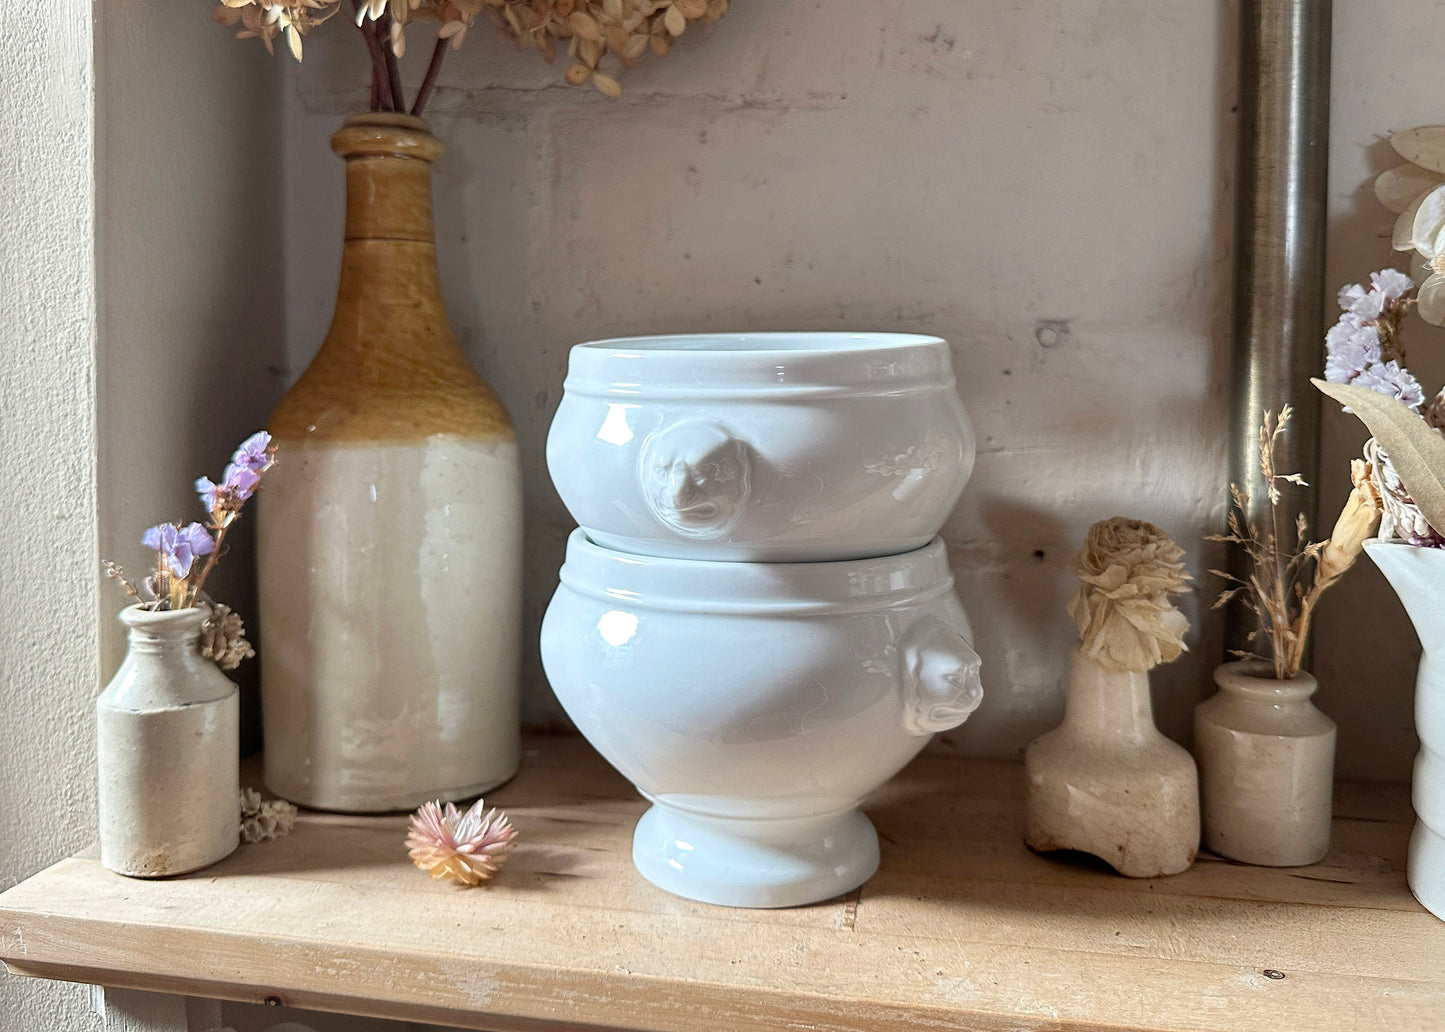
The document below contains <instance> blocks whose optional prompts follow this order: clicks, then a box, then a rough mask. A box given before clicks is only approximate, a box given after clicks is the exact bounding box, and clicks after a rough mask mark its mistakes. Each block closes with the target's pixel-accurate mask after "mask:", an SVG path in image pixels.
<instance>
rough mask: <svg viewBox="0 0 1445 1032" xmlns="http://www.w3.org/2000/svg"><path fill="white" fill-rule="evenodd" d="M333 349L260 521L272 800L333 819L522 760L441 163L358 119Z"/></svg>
mask: <svg viewBox="0 0 1445 1032" xmlns="http://www.w3.org/2000/svg"><path fill="white" fill-rule="evenodd" d="M331 146H332V149H333V150H335V151H336V153H337V154H338V155H340V156H341V157H342V158H343V159H345V162H346V238H345V241H344V243H343V245H342V256H341V280H340V283H339V285H338V287H337V296H336V309H335V314H334V315H333V317H332V321H331V328H330V330H329V332H328V333H327V335H326V339H325V341H324V342H323V343H322V345H321V349H320V351H319V352H317V354H316V357H315V359H314V360H313V361H312V363H311V365H310V366H309V367H308V368H307V369H306V371H305V373H303V374H302V376H301V378H300V380H298V381H297V382H296V385H295V386H294V387H292V388H291V390H290V391H289V392H288V393H287V394H286V396H285V397H284V398H283V399H282V400H281V403H280V404H279V405H278V406H277V408H276V412H275V414H274V415H273V416H272V417H271V422H270V424H269V427H268V428H269V429H270V431H271V434H272V436H273V438H274V439H275V442H276V449H277V456H278V462H277V464H276V468H275V469H274V470H273V471H271V472H270V473H268V474H267V477H266V487H265V489H264V490H263V491H262V492H261V496H260V508H259V514H258V521H257V537H258V542H257V552H258V556H259V567H260V585H259V586H260V617H261V630H262V637H263V640H264V642H265V648H264V649H263V650H262V652H261V694H262V715H263V720H264V735H265V763H266V773H265V778H266V785H267V787H268V788H270V789H271V791H273V792H275V793H276V794H277V795H279V796H282V797H284V798H286V799H289V800H291V801H292V802H296V803H301V804H303V805H306V806H311V807H316V808H318V809H323V810H340V811H347V812H377V811H386V810H402V809H411V808H413V807H416V806H418V805H420V804H421V803H423V802H426V801H428V800H433V799H446V800H452V799H464V798H467V797H469V796H474V795H477V794H478V793H480V792H483V791H486V790H487V789H490V788H492V787H493V786H495V785H498V784H500V783H501V782H503V781H505V780H507V779H508V778H510V777H511V776H512V774H514V773H515V772H516V770H517V765H518V763H519V762H520V759H521V743H520V705H521V704H520V680H519V678H520V673H519V664H520V657H521V635H522V627H521V620H522V616H521V605H522V598H521V594H522V478H521V468H520V465H519V460H518V454H517V440H516V435H515V433H514V432H513V430H512V424H511V420H510V419H509V418H508V416H507V412H506V410H505V409H504V408H503V407H502V404H501V402H500V401H499V400H498V398H497V396H496V394H494V393H493V391H492V390H491V388H490V387H488V386H487V384H486V383H485V382H484V381H483V380H482V378H481V377H480V376H478V375H477V373H476V372H475V371H474V370H473V369H472V367H471V365H470V364H469V363H468V361H467V357H466V355H465V353H463V351H462V349H461V347H460V346H459V345H458V343H457V340H456V338H455V336H454V335H453V334H452V331H451V327H450V326H449V325H448V322H447V314H446V309H445V307H444V306H443V304H442V296H441V286H440V279H439V275H438V271H437V259H436V243H435V240H434V236H433V228H432V207H431V166H432V162H433V161H435V160H436V159H437V158H438V157H439V156H440V154H441V145H440V144H438V143H437V141H436V139H435V138H434V137H433V136H432V135H431V133H430V131H429V130H428V128H427V124H426V123H425V122H424V121H422V120H421V119H419V118H411V117H408V116H407V115H400V114H386V113H372V114H369V115H357V116H353V117H351V118H348V119H347V120H346V122H345V124H344V125H343V126H342V127H341V129H340V130H338V131H337V132H336V134H335V135H334V136H333V137H332V139H331Z"/></svg>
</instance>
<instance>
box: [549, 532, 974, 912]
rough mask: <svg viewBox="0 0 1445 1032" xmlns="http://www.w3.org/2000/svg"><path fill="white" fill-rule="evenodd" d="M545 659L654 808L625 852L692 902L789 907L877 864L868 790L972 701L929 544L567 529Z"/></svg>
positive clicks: (583, 722)
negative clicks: (767, 549)
mask: <svg viewBox="0 0 1445 1032" xmlns="http://www.w3.org/2000/svg"><path fill="white" fill-rule="evenodd" d="M561 580H562V583H561V586H560V587H559V588H558V589H557V593H556V595H555V596H554V597H553V599H552V603H551V606H550V607H549V608H548V610H547V615H546V617H545V619H544V620H543V623H542V662H543V665H544V666H545V668H546V671H547V676H548V679H549V680H550V681H551V684H552V688H553V689H554V691H555V692H556V693H557V697H558V699H560V700H561V702H562V705H563V706H564V707H565V708H566V710H567V713H568V715H569V716H570V717H571V718H572V720H573V722H574V723H575V724H576V725H577V728H578V729H579V730H580V731H581V732H582V733H583V734H584V735H586V736H587V738H588V740H589V741H590V742H591V743H592V744H593V746H595V747H596V748H597V750H598V751H599V752H600V753H601V754H602V755H603V756H604V757H605V758H606V759H607V760H608V761H609V762H610V763H611V764H612V765H613V766H614V767H616V768H617V769H618V770H619V771H621V772H622V773H623V774H624V775H625V776H626V777H627V778H628V779H629V780H631V781H632V783H633V784H635V785H636V786H637V787H638V789H639V790H640V791H641V792H642V794H643V795H645V796H646V797H647V798H648V799H649V800H651V801H652V803H653V806H652V809H650V810H649V811H648V812H647V813H646V814H645V815H644V816H643V818H642V819H641V821H640V822H639V823H638V826H637V830H636V833H635V835H634V839H633V861H634V862H635V864H636V865H637V868H638V870H639V871H641V872H642V874H643V875H644V876H645V877H647V878H648V879H649V880H651V881H652V882H654V883H656V884H657V885H659V886H661V887H662V888H664V889H666V890H668V891H669V892H672V893H675V894H677V895H679V896H684V897H687V898H689V899H696V900H702V901H704V902H708V903H720V904H725V905H729V906H739V907H783V906H795V905H799V904H803V903H810V902H815V901H817V900H821V899H828V898H831V897H833V896H837V895H839V894H840V893H844V892H847V891H849V890H851V889H854V888H856V887H857V886H858V885H861V884H862V883H863V882H864V881H866V880H867V879H868V878H869V876H870V875H872V873H873V872H874V870H875V869H876V868H877V865H878V840H877V835H876V834H875V832H874V830H873V827H872V825H871V824H870V823H869V821H868V819H867V818H866V817H865V816H864V815H863V814H862V813H860V812H859V810H858V804H859V802H860V801H861V800H862V798H863V797H864V796H865V795H866V794H867V793H869V792H871V791H872V790H873V789H875V788H877V787H878V786H879V785H881V784H882V783H883V782H884V781H885V780H887V779H888V778H889V777H891V776H892V775H893V774H894V773H896V772H897V771H898V770H899V769H901V768H902V767H903V765H904V764H906V763H907V762H908V761H909V760H910V759H912V758H913V756H914V755H915V754H917V752H918V751H919V750H920V749H922V748H923V746H924V744H925V743H926V742H927V741H928V739H929V737H930V736H931V735H932V734H933V733H934V732H936V731H943V730H946V729H948V728H951V727H955V726H957V725H958V724H961V723H962V722H963V721H964V720H965V719H966V718H967V717H968V715H969V714H970V713H971V712H972V711H973V710H974V709H975V707H977V706H978V704H979V701H980V700H981V698H982V687H981V685H980V683H979V674H978V671H979V659H978V655H977V654H976V653H975V652H974V649H973V646H972V644H971V638H972V632H971V630H970V628H969V623H968V618H967V617H966V616H965V615H964V612H963V607H962V606H961V605H960V604H959V601H958V598H957V596H956V595H955V594H954V591H953V577H952V575H951V573H950V571H949V568H948V561H947V557H946V556H945V554H944V548H943V544H942V542H940V541H936V540H935V541H934V542H932V543H931V544H929V545H927V546H925V547H923V548H921V549H917V550H915V551H913V552H909V553H906V554H903V555H897V556H887V557H884V558H879V559H867V560H856V561H846V562H831V563H776V564H761V563H727V562H702V561H697V560H685V559H671V558H658V557H651V556H638V555H630V554H627V553H622V552H617V551H614V550H612V549H608V548H604V547H602V546H600V545H597V544H595V543H593V542H591V541H589V540H588V538H587V537H586V536H585V535H584V533H583V532H582V531H581V530H578V531H575V532H574V533H573V534H572V537H571V538H570V540H569V541H568V545H567V560H566V563H565V564H564V565H563V567H562V573H561Z"/></svg>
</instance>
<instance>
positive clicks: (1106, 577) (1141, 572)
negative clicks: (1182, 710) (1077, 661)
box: [1068, 516, 1191, 671]
mask: <svg viewBox="0 0 1445 1032" xmlns="http://www.w3.org/2000/svg"><path fill="white" fill-rule="evenodd" d="M1183 560H1184V549H1182V548H1180V547H1179V546H1178V545H1176V544H1175V543H1174V542H1173V541H1171V540H1170V539H1169V535H1167V534H1165V533H1164V532H1163V531H1162V530H1160V529H1159V528H1158V527H1156V526H1154V524H1152V523H1146V522H1144V521H1143V520H1134V519H1128V518H1126V517H1123V516H1115V517H1113V518H1111V519H1107V520H1101V521H1099V522H1098V523H1095V524H1094V525H1093V526H1092V527H1090V528H1089V536H1088V538H1087V540H1085V542H1084V546H1083V548H1081V549H1080V550H1079V553H1078V554H1077V555H1075V556H1074V558H1073V559H1072V560H1071V561H1070V563H1069V571H1070V572H1071V573H1073V574H1074V576H1076V577H1078V578H1079V584H1078V586H1077V587H1076V588H1075V589H1074V593H1073V594H1072V595H1071V596H1070V597H1069V603H1068V609H1069V615H1070V616H1071V617H1073V618H1074V622H1075V623H1076V624H1077V625H1078V628H1079V641H1080V643H1081V644H1080V649H1081V650H1082V652H1083V654H1084V655H1086V656H1088V657H1089V658H1090V659H1092V660H1093V661H1094V662H1096V663H1098V664H1099V665H1100V666H1101V667H1103V668H1104V669H1106V670H1115V671H1123V670H1135V671H1144V670H1149V669H1152V668H1153V667H1155V666H1157V665H1158V664H1160V663H1167V662H1168V661H1169V660H1171V659H1174V658H1176V657H1177V656H1178V655H1179V654H1180V653H1181V652H1184V651H1185V644H1184V634H1185V632H1186V631H1188V630H1189V621H1188V620H1187V619H1186V618H1185V616H1184V614H1183V613H1181V612H1180V611H1179V609H1178V608H1176V607H1175V605H1174V603H1173V602H1172V601H1170V596H1172V595H1180V594H1183V593H1185V592H1187V591H1188V590H1189V586H1188V585H1189V581H1190V579H1191V578H1190V576H1189V573H1188V572H1187V571H1186V570H1185V569H1184V561H1183Z"/></svg>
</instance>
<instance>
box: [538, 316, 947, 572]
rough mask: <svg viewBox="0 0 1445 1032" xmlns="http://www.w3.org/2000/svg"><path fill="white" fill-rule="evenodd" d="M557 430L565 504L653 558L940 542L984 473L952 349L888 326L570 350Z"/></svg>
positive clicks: (840, 551)
mask: <svg viewBox="0 0 1445 1032" xmlns="http://www.w3.org/2000/svg"><path fill="white" fill-rule="evenodd" d="M564 390H565V393H564V396H563V398H562V402H561V404H560V406H559V407H558V409H557V416H556V418H555V419H554V420H553V422H552V429H551V432H550V434H549V436H548V439H547V466H548V469H549V470H550V471H551V474H552V481H553V483H554V484H556V486H557V490H558V492H559V493H560V494H561V496H562V501H563V502H564V503H566V505H567V508H568V510H569V511H570V512H571V513H572V516H573V518H574V519H576V521H577V522H578V524H580V525H581V526H582V527H583V528H584V529H585V530H586V531H587V534H588V536H589V537H590V538H591V539H592V540H593V541H596V542H597V543H598V544H600V545H604V546H606V547H608V548H615V549H618V550H620V551H624V552H636V553H639V554H642V555H659V556H673V557H679V558H695V559H711V560H727V561H739V560H741V561H751V562H804V561H817V560H833V559H857V558H864V557H868V556H877V555H895V554H898V553H901V552H908V551H912V550H914V549H916V548H920V547H922V546H923V545H925V544H927V543H928V542H929V541H930V540H932V538H933V536H934V535H935V534H936V533H938V530H939V528H940V527H941V526H942V525H943V521H944V520H945V519H946V518H947V516H948V514H949V512H950V511H951V510H952V508H953V506H954V504H955V503H956V502H957V501H958V496H959V493H960V492H961V491H962V490H963V486H964V483H965V482H966V481H967V480H968V476H969V473H970V472H971V470H972V468H973V460H974V437H973V429H972V427H971V426H970V424H969V421H968V416H967V414H966V413H965V412H964V409H963V404H962V403H961V402H960V401H959V399H958V394H957V392H956V390H955V384H954V378H953V369H952V366H951V364H950V360H949V351H948V345H947V343H946V342H944V341H942V340H940V339H938V338H937V337H922V336H914V335H909V334H890V333H745V334H733V335H727V334H704V335H697V336H673V337H632V338H624V339H619V340H604V341H596V342H594V343H590V344H580V345H578V346H577V347H575V348H573V349H572V353H571V358H570V362H569V365H568V371H567V379H566V382H565V384H564Z"/></svg>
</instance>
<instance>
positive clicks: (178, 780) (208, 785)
mask: <svg viewBox="0 0 1445 1032" xmlns="http://www.w3.org/2000/svg"><path fill="white" fill-rule="evenodd" d="M206 615H207V611H206V610H205V609H201V608H192V609H179V610H175V611H162V612H151V611H149V610H144V609H141V608H140V607H139V606H131V607H130V608H128V609H125V610H123V611H122V612H121V614H120V619H121V622H122V623H124V624H125V625H126V627H127V628H128V629H129V634H130V651H129V652H128V653H127V654H126V657H125V661H124V662H123V663H121V665H120V669H119V670H117V671H116V674H115V677H114V678H112V679H111V682H110V684H109V685H108V686H107V687H106V689H105V691H104V692H102V693H101V695H100V698H99V699H97V700H96V729H97V742H96V758H97V762H98V767H99V775H100V777H99V782H100V785H99V787H100V796H99V809H100V862H101V863H102V864H104V865H105V866H106V867H108V868H110V869H111V870H112V871H116V872H118V873H120V874H126V875H130V876H132V877H136V878H159V877H163V876H165V875H170V874H184V873H185V872H187V871H194V870H198V869H199V868H202V867H205V866H207V865H208V864H213V863H215V862H216V861H217V860H220V859H221V858H222V857H225V856H227V855H229V854H230V853H231V851H232V850H234V849H235V848H236V844H237V842H238V841H239V835H240V826H241V816H240V815H241V806H240V792H241V786H240V755H239V753H240V737H239V736H240V707H239V704H238V701H237V694H238V693H237V691H236V686H235V685H234V684H232V683H231V681H230V680H228V679H227V677H226V675H225V674H223V673H221V671H220V668H219V667H217V666H216V664H215V663H213V662H211V661H210V660H209V659H206V658H205V657H203V656H202V655H201V653H200V646H199V638H200V633H201V624H202V623H204V622H205V619H206Z"/></svg>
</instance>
